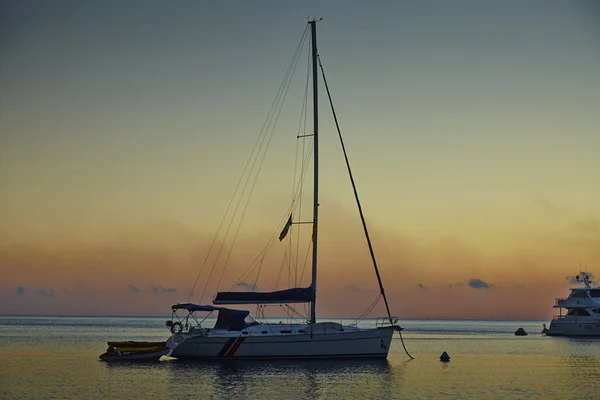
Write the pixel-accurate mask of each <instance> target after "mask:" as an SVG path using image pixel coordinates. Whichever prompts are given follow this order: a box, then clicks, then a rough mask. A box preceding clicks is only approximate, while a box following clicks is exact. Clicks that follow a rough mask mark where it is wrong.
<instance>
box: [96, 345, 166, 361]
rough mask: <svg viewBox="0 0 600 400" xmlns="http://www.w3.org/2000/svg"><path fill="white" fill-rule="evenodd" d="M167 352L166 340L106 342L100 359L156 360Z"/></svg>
mask: <svg viewBox="0 0 600 400" xmlns="http://www.w3.org/2000/svg"><path fill="white" fill-rule="evenodd" d="M168 353H169V348H168V347H167V342H132V341H127V342H108V349H106V352H105V353H103V354H101V355H100V360H102V361H109V362H112V361H145V362H152V361H158V360H160V358H161V357H162V356H165V355H167V354H168Z"/></svg>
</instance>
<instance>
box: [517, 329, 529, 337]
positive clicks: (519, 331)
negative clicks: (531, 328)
mask: <svg viewBox="0 0 600 400" xmlns="http://www.w3.org/2000/svg"><path fill="white" fill-rule="evenodd" d="M515 335H516V336H527V332H525V329H523V328H519V329H517V330H516V331H515Z"/></svg>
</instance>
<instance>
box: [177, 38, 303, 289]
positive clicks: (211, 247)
mask: <svg viewBox="0 0 600 400" xmlns="http://www.w3.org/2000/svg"><path fill="white" fill-rule="evenodd" d="M307 33H308V27H305V28H304V32H303V33H302V38H301V39H300V43H302V42H304V41H305V40H306V36H307ZM297 52H298V48H296V53H297ZM296 53H294V56H295V55H296ZM293 58H294V57H292V59H293ZM289 70H290V67H288V70H287V71H286V73H285V75H284V80H283V81H282V83H281V84H280V86H279V89H278V91H277V94H276V95H275V99H274V100H273V103H272V104H271V108H270V110H269V112H268V114H267V119H266V120H265V122H264V123H263V126H262V128H261V130H260V133H259V135H258V137H257V139H256V141H255V143H254V146H253V148H252V151H251V152H250V155H249V156H248V159H247V161H246V165H245V166H244V169H243V170H242V174H241V175H240V178H239V180H238V182H237V185H236V187H235V189H234V191H233V195H232V196H231V198H230V199H229V203H228V205H227V208H226V210H225V213H224V215H223V218H222V219H221V222H220V224H219V227H218V228H217V232H216V233H215V236H214V237H213V240H212V242H211V244H210V246H209V249H208V251H207V253H206V256H205V258H204V261H203V262H202V266H201V268H200V271H199V272H198V274H197V275H196V279H195V280H194V284H193V285H192V289H191V290H190V293H189V296H188V301H190V299H191V297H192V296H193V293H194V290H195V289H196V286H197V285H198V280H199V279H200V276H201V275H202V272H203V271H204V268H205V266H206V263H207V261H208V259H209V258H210V255H211V253H212V250H213V248H214V245H215V243H216V240H217V238H218V237H219V233H220V232H221V228H222V227H223V224H224V223H225V221H226V220H227V215H229V211H230V209H231V205H232V204H233V201H234V199H235V198H236V194H237V193H238V190H239V188H240V185H241V183H242V181H243V179H244V176H245V175H246V172H247V171H248V166H249V165H250V162H251V161H252V159H253V158H254V157H256V156H255V155H254V153H255V151H256V148H257V146H258V144H259V143H262V142H263V141H264V139H263V140H261V137H262V136H263V134H264V133H265V126H266V124H267V121H268V120H269V115H270V114H272V113H273V112H274V109H275V107H276V105H277V103H278V102H279V100H278V99H279V98H280V97H281V92H282V89H283V86H284V83H285V80H286V77H287V75H288V74H289ZM257 155H258V151H257ZM250 173H251V170H250V172H248V177H249V176H250ZM242 194H243V192H242ZM234 216H235V212H234V214H233V216H232V217H231V218H232V219H233V217H234ZM226 236H227V234H226V235H225V237H226ZM223 240H225V239H223ZM219 254H220V250H219ZM217 261H218V255H217V259H216V260H215V264H216V263H217ZM205 290H206V289H205ZM202 297H204V292H203V293H202ZM200 301H202V298H201V299H200Z"/></svg>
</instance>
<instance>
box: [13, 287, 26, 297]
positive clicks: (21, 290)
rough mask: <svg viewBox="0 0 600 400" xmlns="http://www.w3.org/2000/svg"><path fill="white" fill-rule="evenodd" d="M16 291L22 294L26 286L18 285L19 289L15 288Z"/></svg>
mask: <svg viewBox="0 0 600 400" xmlns="http://www.w3.org/2000/svg"><path fill="white" fill-rule="evenodd" d="M15 292H16V293H17V294H18V295H19V296H22V295H23V294H24V293H25V288H24V287H23V286H17V289H16V290H15Z"/></svg>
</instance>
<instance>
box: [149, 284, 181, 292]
mask: <svg viewBox="0 0 600 400" xmlns="http://www.w3.org/2000/svg"><path fill="white" fill-rule="evenodd" d="M152 290H154V291H155V292H157V293H175V292H177V289H175V288H164V287H162V286H154V285H152Z"/></svg>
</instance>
